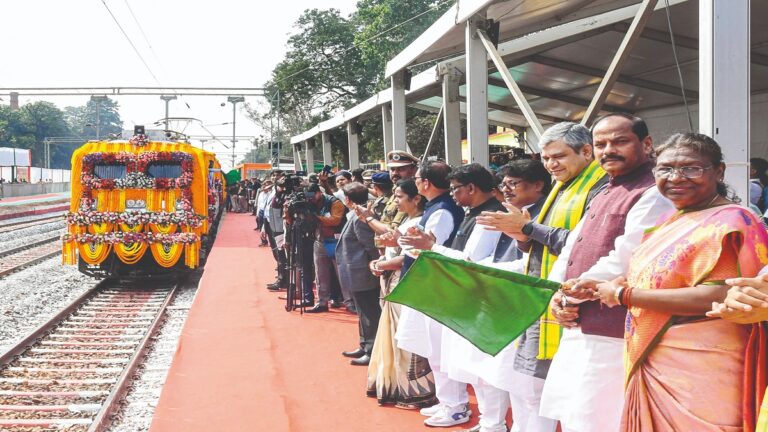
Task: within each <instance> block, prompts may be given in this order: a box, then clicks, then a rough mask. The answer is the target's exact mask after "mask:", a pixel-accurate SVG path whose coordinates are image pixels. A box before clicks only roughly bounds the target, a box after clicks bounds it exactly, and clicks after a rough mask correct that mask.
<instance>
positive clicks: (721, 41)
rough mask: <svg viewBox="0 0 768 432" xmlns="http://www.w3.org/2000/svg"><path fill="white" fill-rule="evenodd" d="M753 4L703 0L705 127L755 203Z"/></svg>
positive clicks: (741, 190)
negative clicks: (752, 161)
mask: <svg viewBox="0 0 768 432" xmlns="http://www.w3.org/2000/svg"><path fill="white" fill-rule="evenodd" d="M749 16H750V6H749V2H747V1H736V2H735V1H731V0H699V93H700V95H701V96H700V98H699V129H700V132H701V133H703V134H707V135H709V136H711V137H713V138H714V139H715V140H716V141H717V142H718V143H720V146H722V149H723V156H724V159H725V163H726V165H727V167H728V168H727V169H726V171H725V175H726V178H725V181H726V183H728V184H729V185H730V186H731V187H733V188H734V190H735V192H736V194H737V195H738V196H739V197H740V198H741V199H742V202H744V203H748V202H749V145H750V130H749V128H750V124H749V123H750V118H749V117H750V106H749V105H750V94H749V86H750V47H749V38H750V17H749Z"/></svg>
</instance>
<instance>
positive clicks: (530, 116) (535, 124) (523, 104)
mask: <svg viewBox="0 0 768 432" xmlns="http://www.w3.org/2000/svg"><path fill="white" fill-rule="evenodd" d="M477 37H478V38H480V41H481V42H482V43H483V46H485V49H486V51H488V55H490V56H491V60H492V61H493V64H494V65H496V69H498V71H499V73H500V74H501V78H502V79H503V80H504V83H505V84H506V85H507V89H509V92H510V93H511V94H512V97H513V98H515V102H517V106H518V107H519V108H520V110H521V111H522V112H523V116H524V117H525V120H526V121H527V122H528V125H529V126H530V127H531V129H532V130H533V133H534V134H536V137H537V138H538V137H541V134H543V133H544V127H543V126H541V122H540V121H539V119H538V118H537V117H536V113H535V112H533V108H531V105H529V104H528V101H527V100H525V95H524V94H523V92H522V91H521V90H520V87H518V86H517V83H516V82H515V79H514V78H512V74H511V73H509V69H507V65H505V64H504V60H502V59H501V56H500V55H499V53H498V51H496V47H494V46H493V43H491V41H490V40H489V39H488V36H487V35H486V34H485V32H484V31H483V30H478V31H477Z"/></svg>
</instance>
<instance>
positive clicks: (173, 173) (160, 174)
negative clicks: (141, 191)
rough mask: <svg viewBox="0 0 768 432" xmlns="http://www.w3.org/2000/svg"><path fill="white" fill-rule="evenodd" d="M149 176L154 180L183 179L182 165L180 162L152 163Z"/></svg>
mask: <svg viewBox="0 0 768 432" xmlns="http://www.w3.org/2000/svg"><path fill="white" fill-rule="evenodd" d="M147 174H148V175H149V176H150V177H154V178H178V177H181V164H180V163H178V162H163V163H151V164H149V166H148V167H147Z"/></svg>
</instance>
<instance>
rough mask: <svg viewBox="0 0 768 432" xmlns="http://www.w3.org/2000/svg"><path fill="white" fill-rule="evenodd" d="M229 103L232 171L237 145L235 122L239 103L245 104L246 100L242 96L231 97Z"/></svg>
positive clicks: (228, 99)
mask: <svg viewBox="0 0 768 432" xmlns="http://www.w3.org/2000/svg"><path fill="white" fill-rule="evenodd" d="M227 102H231V103H232V169H235V144H237V137H236V135H235V126H236V125H235V122H236V121H237V103H238V102H245V98H244V97H242V96H229V97H228V98H227Z"/></svg>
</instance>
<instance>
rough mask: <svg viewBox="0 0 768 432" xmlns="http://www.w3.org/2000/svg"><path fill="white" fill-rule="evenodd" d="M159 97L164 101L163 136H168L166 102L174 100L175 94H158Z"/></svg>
mask: <svg viewBox="0 0 768 432" xmlns="http://www.w3.org/2000/svg"><path fill="white" fill-rule="evenodd" d="M160 99H162V100H164V101H165V136H166V137H168V135H169V131H168V104H169V103H170V102H171V101H172V100H176V95H171V96H168V95H162V96H160Z"/></svg>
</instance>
